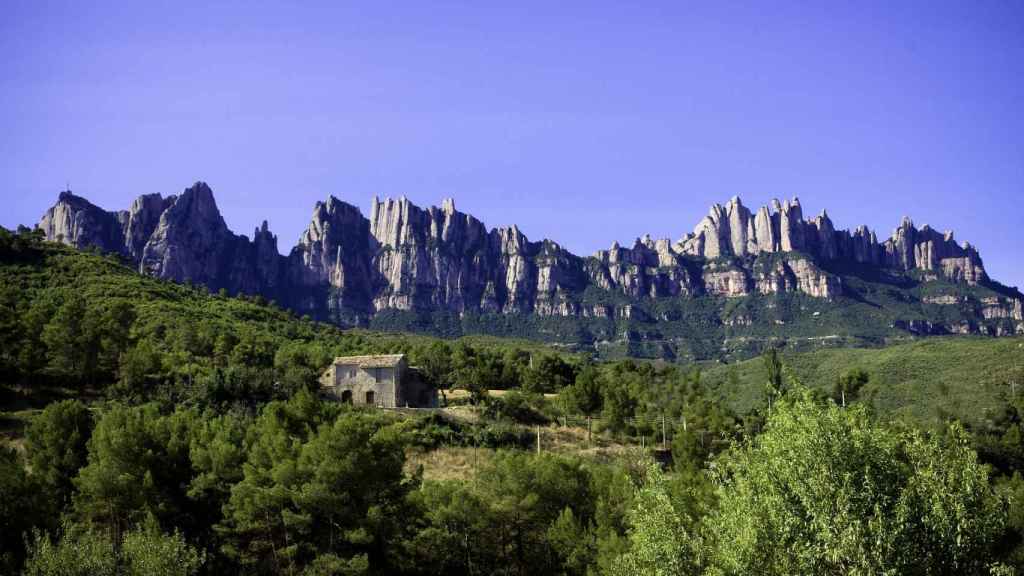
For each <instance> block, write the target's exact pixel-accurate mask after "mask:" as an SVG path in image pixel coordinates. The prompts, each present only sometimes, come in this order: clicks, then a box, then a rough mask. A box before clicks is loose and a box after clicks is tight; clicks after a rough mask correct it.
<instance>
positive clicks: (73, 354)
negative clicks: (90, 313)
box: [42, 291, 91, 379]
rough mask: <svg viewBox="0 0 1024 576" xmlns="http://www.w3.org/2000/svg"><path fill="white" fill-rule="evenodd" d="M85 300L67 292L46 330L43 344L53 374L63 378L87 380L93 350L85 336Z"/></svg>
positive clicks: (86, 335)
mask: <svg viewBox="0 0 1024 576" xmlns="http://www.w3.org/2000/svg"><path fill="white" fill-rule="evenodd" d="M86 311H87V307H86V303H85V298H83V297H82V296H81V295H79V294H78V293H77V292H73V291H72V292H68V293H67V294H66V295H65V297H64V303H63V304H61V306H60V308H58V309H57V312H56V313H55V314H54V315H53V318H51V319H50V321H49V322H47V324H46V327H45V328H43V335H42V339H43V343H44V344H46V350H47V352H48V357H49V366H48V367H49V369H50V371H51V372H52V373H53V374H54V375H56V376H58V377H62V378H70V379H81V378H83V376H84V371H85V367H86V366H85V364H86V355H87V354H88V353H89V352H90V349H91V346H89V345H88V343H87V340H88V339H89V338H90V336H91V335H90V334H88V333H87V332H86V328H87V326H86V323H85V320H86V318H85V316H86Z"/></svg>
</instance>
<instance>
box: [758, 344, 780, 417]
mask: <svg viewBox="0 0 1024 576" xmlns="http://www.w3.org/2000/svg"><path fill="white" fill-rule="evenodd" d="M762 358H763V361H764V369H765V372H766V373H767V381H766V382H767V383H766V390H767V394H768V413H769V414H771V411H772V400H773V399H777V398H779V397H780V396H782V393H783V391H784V383H783V377H782V372H783V369H782V358H781V357H780V356H779V350H778V348H775V347H774V346H773V347H771V348H768V350H766V351H765V353H764V355H763V356H762Z"/></svg>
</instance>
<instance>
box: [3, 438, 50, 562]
mask: <svg viewBox="0 0 1024 576" xmlns="http://www.w3.org/2000/svg"><path fill="white" fill-rule="evenodd" d="M40 516H42V502H41V501H40V497H39V490H38V486H37V484H35V483H34V482H33V481H32V478H30V477H29V476H28V474H26V473H25V467H24V466H23V465H22V462H21V458H19V457H18V454H17V452H15V451H14V450H10V449H8V448H6V447H5V446H0V572H2V573H4V574H14V573H16V572H17V568H18V566H20V565H21V562H22V560H23V559H24V557H25V550H24V546H23V543H24V540H23V536H24V535H26V533H27V532H28V531H29V530H30V529H31V528H32V527H33V523H34V522H35V521H37V520H41V519H42V518H40Z"/></svg>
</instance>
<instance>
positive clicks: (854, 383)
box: [832, 368, 870, 408]
mask: <svg viewBox="0 0 1024 576" xmlns="http://www.w3.org/2000/svg"><path fill="white" fill-rule="evenodd" d="M869 380H870V377H869V376H868V373H867V372H865V371H863V370H861V369H859V368H855V369H853V370H850V371H848V372H846V373H845V374H843V375H842V376H840V377H839V378H838V379H837V380H836V383H835V385H833V386H832V399H833V400H835V401H836V402H837V403H838V404H839V405H840V406H842V407H843V408H846V402H847V400H849V401H851V402H852V401H853V400H855V399H856V398H857V395H858V394H860V389H861V388H863V387H864V386H865V385H866V384H867V383H868V381H869Z"/></svg>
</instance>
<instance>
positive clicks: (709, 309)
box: [38, 182, 1024, 358]
mask: <svg viewBox="0 0 1024 576" xmlns="http://www.w3.org/2000/svg"><path fill="white" fill-rule="evenodd" d="M38 226H39V228H40V229H42V230H43V231H44V232H45V234H46V237H47V238H48V239H50V240H52V241H57V242H64V243H66V244H69V245H72V246H76V247H79V248H85V247H90V246H95V247H98V248H100V249H102V250H105V251H108V252H114V253H117V254H120V255H121V256H122V257H123V258H124V259H125V260H127V261H129V262H131V263H132V265H134V266H136V267H138V269H139V271H140V272H142V273H145V274H150V275H153V276H156V277H159V278H165V279H169V280H176V281H189V282H193V283H201V284H204V285H206V286H207V287H208V288H210V289H211V290H220V289H224V290H226V291H227V292H229V293H232V294H234V293H247V294H260V295H263V296H265V297H266V298H268V299H273V300H276V301H277V302H278V303H280V304H281V305H283V306H286V307H289V308H291V309H293V310H295V311H296V312H297V313H300V314H308V315H310V316H311V317H313V318H317V319H321V320H329V321H333V322H336V323H339V324H342V325H361V326H373V327H379V328H396V329H414V330H428V331H432V332H435V333H441V334H445V335H456V334H461V333H465V332H485V333H494V334H502V335H518V336H526V337H532V338H540V339H544V340H548V341H553V342H561V343H565V344H569V345H574V346H593V347H595V348H596V349H597V350H598V351H599V352H602V353H606V354H611V355H614V354H634V355H641V356H664V357H679V356H684V357H692V358H708V357H720V356H728V355H730V354H743V353H745V352H749V351H756V350H757V349H759V348H760V347H762V346H763V345H764V342H765V341H766V340H770V339H783V340H786V341H787V342H788V343H790V344H792V345H803V346H819V345H829V344H844V343H850V342H853V343H862V342H876V341H883V340H886V339H893V338H900V337H907V336H909V335H921V334H943V333H976V334H988V335H994V336H998V335H1005V334H1013V333H1024V316H1022V302H1024V297H1022V295H1021V293H1020V292H1018V291H1017V290H1016V289H1010V288H1006V287H1004V286H1002V285H1000V284H998V283H997V282H994V281H992V280H991V279H989V277H988V275H987V274H986V273H985V269H984V266H983V264H982V260H981V257H980V256H979V254H978V252H977V250H975V249H974V248H973V247H972V246H970V245H969V244H966V243H965V244H963V245H960V244H958V243H957V242H956V241H955V240H954V238H953V234H952V232H941V233H940V232H938V231H936V230H933V229H931V228H930V227H929V226H927V225H926V226H922V227H921V228H917V227H915V226H914V224H913V222H912V221H910V219H907V218H905V219H904V220H903V221H902V222H901V223H900V225H899V227H897V228H896V229H895V231H894V232H893V234H892V236H891V237H890V238H889V239H887V240H885V241H881V242H880V241H879V240H878V238H877V237H876V236H875V233H874V232H872V231H870V230H868V229H867V227H865V226H861V227H858V228H856V229H855V230H853V231H850V230H836V229H835V227H834V226H833V224H832V222H831V220H830V219H829V217H828V214H827V213H825V212H822V213H821V215H819V216H817V217H814V218H810V219H807V218H805V217H804V215H803V211H802V208H801V206H800V202H799V200H796V199H794V200H791V201H787V202H784V203H780V202H778V201H774V202H773V203H772V205H771V206H762V207H760V208H759V209H758V210H757V211H756V212H752V211H751V210H749V209H748V208H747V207H745V206H744V205H743V204H742V202H741V201H740V199H739V198H733V199H732V200H730V201H729V202H728V203H726V204H725V205H724V206H723V205H718V204H716V205H715V206H712V207H711V210H710V211H709V213H708V215H707V216H706V217H705V218H704V219H703V220H701V221H700V222H699V223H698V224H697V226H696V227H695V228H694V230H693V232H691V233H688V234H685V235H684V236H682V237H681V238H679V239H678V240H676V241H675V242H673V241H671V240H669V239H667V238H663V239H657V240H655V239H652V238H650V237H649V236H644V237H643V238H638V239H637V240H636V241H635V242H634V243H633V245H632V246H631V247H628V248H625V247H622V246H620V245H619V244H618V243H614V244H613V245H612V246H611V248H609V249H608V250H602V251H599V252H598V253H596V254H594V255H592V256H588V257H581V256H577V255H575V254H572V253H570V252H569V251H567V250H565V249H564V248H562V247H561V246H559V245H558V244H557V243H556V242H554V241H551V240H546V239H545V240H541V241H530V240H529V239H527V238H526V236H525V235H524V234H523V233H522V232H521V231H520V230H519V229H518V228H517V227H516V226H511V227H507V228H496V229H490V230H489V229H488V228H487V227H486V226H485V225H484V224H483V223H482V222H480V221H479V220H477V219H476V218H474V217H473V216H471V215H468V214H464V213H462V212H459V211H458V210H456V208H455V203H454V201H452V200H450V199H449V200H445V201H444V202H443V203H442V205H441V206H440V207H436V206H435V207H430V208H427V209H423V208H420V207H418V206H415V205H414V204H412V203H411V202H409V201H408V200H407V199H405V198H401V199H398V200H392V199H387V200H383V201H381V200H379V199H376V198H375V199H374V200H373V204H372V206H371V209H370V215H369V218H367V217H365V216H363V214H362V213H361V212H360V210H359V209H358V208H357V207H355V206H353V205H351V204H347V203H345V202H342V201H341V200H338V199H337V198H334V197H333V196H332V197H330V198H328V199H327V201H326V202H318V203H317V204H316V206H314V209H313V215H312V219H311V222H310V224H309V226H308V227H307V228H306V230H305V232H303V234H302V236H301V237H300V238H299V241H298V244H297V245H296V246H295V247H294V248H292V250H291V252H290V253H289V254H288V255H287V256H282V255H281V254H280V253H279V251H278V246H277V237H276V236H274V235H272V234H271V233H270V231H269V230H268V229H267V223H266V222H263V224H262V226H261V227H260V228H257V229H256V230H255V231H254V233H253V236H252V239H250V238H248V237H247V236H244V235H236V234H234V233H233V232H231V231H230V230H229V229H228V228H227V225H226V224H225V222H224V219H223V218H222V217H221V214H220V212H219V210H218V209H217V205H216V202H215V200H214V197H213V192H212V191H211V190H210V188H209V186H207V185H206V184H205V183H202V182H198V183H196V184H195V185H193V186H192V187H190V188H188V189H186V190H185V191H184V192H182V193H181V194H180V195H177V196H169V197H167V198H163V197H161V196H160V195H156V194H150V195H144V196H140V197H139V198H138V199H136V200H135V201H134V202H133V203H132V206H131V208H130V209H128V210H124V211H119V212H108V211H105V210H103V209H101V208H98V207H96V206H94V205H93V204H91V203H89V202H88V201H87V200H85V199H84V198H81V197H78V196H75V195H73V194H71V193H70V192H63V193H61V194H60V196H59V198H58V200H57V203H56V204H55V205H54V206H53V207H52V208H50V209H49V210H48V211H47V212H46V214H44V215H43V218H42V219H41V220H40V222H39V224H38Z"/></svg>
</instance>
